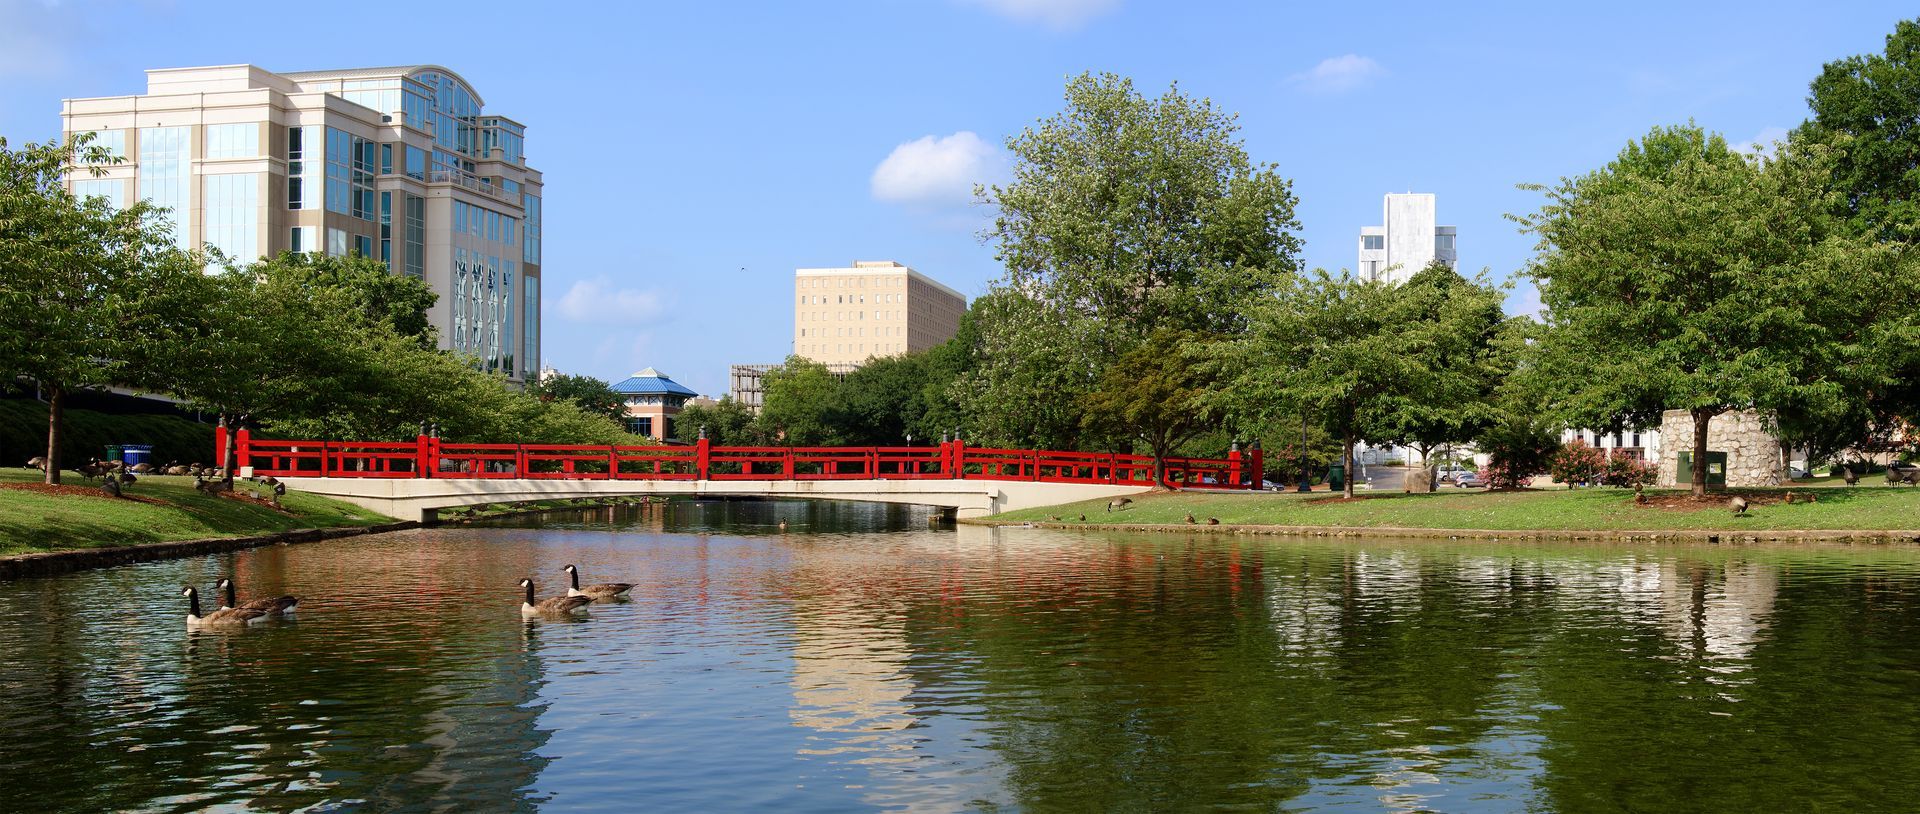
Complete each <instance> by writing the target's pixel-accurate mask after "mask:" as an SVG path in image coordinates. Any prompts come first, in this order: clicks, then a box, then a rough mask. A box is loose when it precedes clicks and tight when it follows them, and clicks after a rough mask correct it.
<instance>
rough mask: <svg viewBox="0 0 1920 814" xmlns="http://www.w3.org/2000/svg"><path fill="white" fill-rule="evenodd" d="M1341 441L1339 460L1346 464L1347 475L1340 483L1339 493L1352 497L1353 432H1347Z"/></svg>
mask: <svg viewBox="0 0 1920 814" xmlns="http://www.w3.org/2000/svg"><path fill="white" fill-rule="evenodd" d="M1341 441H1342V443H1341V450H1340V460H1341V461H1342V462H1343V464H1344V465H1345V466H1346V469H1347V477H1346V478H1345V479H1344V481H1345V482H1343V483H1341V484H1340V495H1341V496H1342V497H1347V498H1351V497H1353V433H1351V432H1349V433H1347V436H1346V438H1343V439H1341Z"/></svg>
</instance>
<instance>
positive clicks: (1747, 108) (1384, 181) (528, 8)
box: [0, 0, 1916, 394]
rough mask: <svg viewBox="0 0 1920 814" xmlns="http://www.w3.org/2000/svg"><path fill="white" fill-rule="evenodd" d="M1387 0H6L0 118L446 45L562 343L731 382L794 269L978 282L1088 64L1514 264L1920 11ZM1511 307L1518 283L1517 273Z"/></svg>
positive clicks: (1757, 123) (1329, 184)
mask: <svg viewBox="0 0 1920 814" xmlns="http://www.w3.org/2000/svg"><path fill="white" fill-rule="evenodd" d="M1558 5H1566V6H1569V7H1566V8H1554V6H1558ZM1376 6H1377V7H1378V8H1379V11H1378V13H1376V14H1373V15H1365V14H1361V13H1356V12H1354V11H1353V10H1351V9H1352V7H1351V6H1343V5H1342V4H1314V5H1307V4H1295V3H1279V2H1255V3H1216V2H1197V1H1196V2H1183V3H1182V2H1146V0H870V1H868V2H844V3H838V2H828V1H827V0H818V2H808V3H791V2H782V3H773V2H768V3H672V4H667V3H632V4H620V5H618V6H614V5H612V4H609V5H607V6H605V7H602V6H601V5H599V4H576V3H565V2H546V3H527V2H520V3H500V4H495V3H486V2H469V3H462V4H459V6H458V8H459V12H458V13H455V12H454V11H453V8H454V7H453V6H433V5H431V4H429V5H428V6H423V7H424V8H440V9H442V10H444V11H446V12H447V13H445V14H438V13H435V14H428V13H416V12H412V11H407V10H403V9H406V8H408V7H406V6H403V5H396V4H389V3H365V4H362V3H352V2H333V3H328V4H325V5H324V7H323V8H324V10H323V11H316V10H315V9H316V8H321V7H315V6H313V5H311V4H302V3H292V4H287V6H286V8H285V9H282V8H275V7H273V6H271V5H269V4H263V3H230V2H188V1H187V0H179V1H178V2H138V3H119V2H87V1H86V0H65V2H53V1H51V0H0V135H5V136H7V137H8V138H9V140H16V141H17V140H22V139H34V140H39V139H45V138H49V137H52V136H53V135H55V134H57V132H58V129H59V109H60V100H61V99H62V98H65V97H82V96H110V95H119V94H129V93H139V92H142V91H143V90H144V88H145V79H144V76H143V75H142V73H141V72H142V71H143V70H144V69H147V68H157V67H179V66H189V65H215V64H229V63H240V62H251V63H254V64H258V65H260V66H262V67H265V68H267V69H269V70H280V71H295V70H310V69H321V68H336V67H350V66H371V65H398V64H413V63H423V62H425V63H438V64H442V65H445V66H447V67H449V68H452V69H453V70H455V71H456V72H458V73H460V74H461V75H463V76H465V77H466V78H467V79H468V80H469V81H471V82H473V83H474V85H475V86H476V87H477V89H478V90H479V91H480V93H481V94H482V95H483V96H484V97H485V99H486V102H487V110H488V111H489V112H496V113H499V114H502V115H507V116H511V117H513V118H515V119H517V120H519V121H522V122H525V123H526V124H527V125H528V136H527V155H528V162H529V163H530V164H531V165H533V166H534V167H536V168H537V169H540V170H541V171H542V172H544V173H545V174H546V188H547V198H546V204H545V206H546V227H545V239H546V240H545V242H546V245H545V252H546V254H545V261H546V264H545V267H544V274H545V283H544V285H545V291H544V314H545V317H544V322H545V325H546V330H545V354H544V355H545V358H546V360H547V362H548V363H549V364H551V365H553V366H555V367H558V368H560V369H561V370H564V371H567V372H575V373H587V374H592V375H596V376H600V377H603V378H607V379H610V380H617V379H620V378H623V377H624V376H626V375H627V374H628V373H631V372H632V371H634V370H638V369H639V368H641V367H645V366H649V365H652V366H655V367H658V368H660V369H662V370H664V371H666V372H668V373H669V374H671V375H673V376H674V377H675V378H676V379H679V380H680V381H682V382H684V383H686V384H688V385H689V386H691V387H693V388H694V389H696V390H700V391H702V392H706V393H713V394H718V393H720V392H722V391H723V390H724V389H725V387H726V366H727V365H728V364H730V363H736V362H774V361H778V360H780V359H781V358H783V357H784V356H785V354H786V353H787V351H788V350H789V348H790V346H791V336H792V327H793V325H792V319H793V317H792V306H791V304H790V302H791V300H790V296H789V295H790V293H791V290H792V289H791V278H792V273H793V269H795V268H797V267H817V266H834V265H843V264H846V263H848V262H850V261H852V260H855V259H861V260H872V259H893V260H899V261H901V262H903V263H906V264H908V265H911V266H913V267H915V268H917V269H919V270H921V271H923V272H925V273H927V274H930V275H932V276H934V277H935V278H937V279H940V280H941V281H943V282H946V283H947V284H949V285H951V286H953V287H954V288H956V289H959V290H960V291H961V292H963V293H966V294H968V295H974V294H978V293H980V292H982V291H984V290H985V289H986V286H987V284H988V282H989V281H990V280H992V279H994V278H995V277H996V276H998V273H999V271H998V268H997V266H996V264H995V263H994V260H993V250H992V248H991V247H990V246H987V245H983V244H982V243H981V242H980V241H979V239H978V237H977V233H978V231H979V230H980V229H981V228H982V227H983V226H984V225H985V223H986V219H987V214H986V213H985V212H983V211H981V210H980V209H979V208H977V207H972V206H969V205H967V204H966V203H965V195H964V192H963V191H962V190H964V188H965V187H966V186H967V184H968V183H970V182H971V181H972V180H991V179H992V176H994V175H995V174H996V173H998V172H1003V171H1004V161H1005V158H1004V153H1003V152H1002V151H1001V144H1002V142H1003V140H1004V139H1005V138H1006V136H1008V135H1009V134H1013V133H1017V132H1018V131H1019V130H1020V129H1021V128H1022V127H1024V126H1026V125H1028V124H1030V123H1032V122H1033V121H1034V120H1036V119H1039V118H1042V117H1045V116H1047V115H1049V114H1051V113H1053V112H1054V111H1056V110H1058V109H1059V108H1060V105H1061V88H1062V85H1063V83H1064V82H1065V80H1066V78H1067V77H1069V76H1071V75H1074V74H1077V73H1080V72H1082V71H1112V72H1115V73H1120V74H1124V75H1127V76H1130V77H1132V78H1133V79H1134V80H1135V82H1136V84H1137V85H1138V86H1139V87H1140V88H1142V89H1143V90H1145V91H1147V92H1158V91H1159V90H1160V89H1162V88H1164V87H1165V86H1166V85H1167V84H1168V83H1169V82H1173V81H1178V82H1179V83H1180V85H1181V87H1182V88H1183V89H1184V90H1185V91H1186V92H1188V93H1192V94H1194V95H1198V96H1206V97H1210V98H1212V99H1213V100H1214V101H1215V102H1217V103H1219V104H1220V105H1221V106H1223V107H1224V108H1226V109H1227V110H1230V111H1235V112H1238V113H1239V114H1240V123H1241V125H1242V127H1243V131H1242V135H1243V136H1244V137H1245V139H1246V143H1247V146H1248V149H1249V150H1250V151H1251V152H1252V154H1253V156H1254V157H1255V159H1257V160H1260V161H1266V162H1272V163H1275V164H1278V165H1279V166H1280V171H1281V172H1282V174H1284V175H1286V176H1288V177H1290V178H1292V179H1293V180H1294V182H1295V187H1294V190H1295V192H1296V194H1297V195H1298V196H1299V197H1300V209H1299V215H1300V220H1301V222H1302V224H1303V226H1304V229H1303V232H1302V236H1303V238H1304V239H1305V241H1306V257H1305V259H1306V261H1307V263H1308V265H1309V266H1323V267H1327V268H1343V267H1349V266H1351V265H1352V264H1353V262H1354V243H1355V235H1356V234H1357V232H1358V230H1359V228H1360V227H1362V226H1366V225H1373V224H1376V223H1377V222H1378V221H1379V217H1380V201H1381V195H1382V194H1384V193H1386V192H1390V191H1406V190H1413V191H1417V192H1431V193H1435V194H1436V195H1438V204H1439V209H1440V219H1441V222H1442V223H1446V224H1454V225H1457V226H1458V227H1459V229H1460V240H1459V251H1460V257H1461V261H1462V266H1463V267H1465V268H1472V269H1478V268H1481V267H1486V268H1487V269H1489V270H1490V271H1491V273H1492V275H1493V276H1494V277H1496V278H1500V279H1504V278H1506V277H1508V276H1510V275H1512V274H1513V273H1514V272H1515V271H1517V270H1518V269H1520V268H1521V267H1522V266H1523V264H1524V263H1525V261H1526V259H1527V257H1528V256H1529V255H1530V253H1531V251H1532V241H1531V240H1530V239H1529V238H1527V237H1526V236H1524V235H1521V234H1518V233H1517V232H1516V231H1515V229H1514V226H1513V224H1512V223H1511V222H1509V221H1507V220H1506V219H1505V218H1504V217H1503V216H1504V215H1505V214H1507V213H1518V212H1525V211H1529V210H1531V209H1532V208H1533V207H1535V206H1536V205H1537V203H1538V201H1537V197H1536V196H1534V195H1532V194H1530V193H1525V192H1521V191H1519V190H1516V189H1515V188H1514V185H1515V184H1518V183H1523V182H1551V181H1554V180H1555V179H1558V178H1560V177H1561V176H1564V175H1569V174H1577V173H1580V172H1584V171H1586V170H1589V169H1592V168H1594V167H1596V166H1598V165H1599V164H1601V163H1604V162H1605V161H1606V160H1608V159H1609V158H1610V157H1612V156H1613V155H1614V154H1615V153H1617V152H1618V151H1619V150H1620V148H1621V147H1622V146H1623V145H1624V144H1625V143H1626V141H1627V140H1628V139H1630V138H1634V137H1636V136H1638V135H1641V134H1643V133H1645V132H1646V131H1647V130H1648V129H1649V128H1651V127H1653V126H1654V125H1656V124H1668V123H1675V122H1684V121H1686V120H1688V119H1690V118H1691V119H1693V120H1696V121H1697V122H1699V123H1700V124H1701V125H1703V126H1705V127H1708V128H1710V129H1712V130H1716V131H1719V132H1721V133H1724V134H1725V135H1726V136H1727V137H1728V138H1729V139H1731V140H1735V141H1751V140H1753V139H1755V138H1767V139H1770V138H1774V137H1778V136H1779V135H1781V134H1783V133H1784V131H1785V129H1786V128H1789V127H1792V126H1794V125H1795V124H1797V123H1798V122H1799V121H1801V120H1802V119H1803V118H1805V115H1806V104H1805V97H1806V88H1807V83H1808V82H1809V81H1810V80H1811V79H1812V78H1813V77H1814V75H1815V74H1816V73H1817V72H1818V71H1819V69H1820V66H1821V64H1822V63H1823V62H1826V61H1830V60H1833V59H1837V58H1840V57H1843V56H1846V55H1850V54H1858V53H1867V52H1878V51H1880V50H1881V48H1882V47H1883V46H1884V40H1885V37H1886V35H1887V33H1889V32H1890V31H1892V30H1893V26H1894V24H1895V22H1896V21H1898V20H1899V19H1901V18H1902V16H1913V15H1916V11H1915V9H1914V7H1913V6H1911V5H1910V4H1900V3H1891V2H1889V3H1877V2H1861V3H1847V4H1833V5H1829V6H1827V7H1825V8H1816V7H1815V6H1813V4H1798V5H1782V6H1770V5H1769V4H1765V3H1752V2H1746V3H1712V4H1705V3H1703V4H1693V3H1673V2H1664V3H1624V2H1616V3H1606V4H1549V3H1487V4H1432V3H1417V4H1416V3H1406V4H1401V3H1382V4H1376ZM1574 6H1578V7H1574ZM296 10H297V13H296ZM465 19H486V20H487V22H486V23H484V24H482V25H480V26H478V28H481V29H485V30H489V31H499V32H505V33H506V34H507V35H508V36H506V37H502V38H492V37H480V36H473V35H470V34H468V33H466V32H465V31H463V27H462V20H465ZM883 165H884V167H885V169H884V171H883V169H882V168H883ZM1508 306H1509V309H1510V310H1514V311H1524V310H1528V309H1530V308H1531V307H1532V298H1531V291H1530V289H1529V288H1527V287H1526V286H1524V285H1523V286H1522V287H1521V288H1520V289H1517V290H1516V291H1515V292H1514V293H1513V296H1512V297H1511V298H1510V299H1509V302H1508Z"/></svg>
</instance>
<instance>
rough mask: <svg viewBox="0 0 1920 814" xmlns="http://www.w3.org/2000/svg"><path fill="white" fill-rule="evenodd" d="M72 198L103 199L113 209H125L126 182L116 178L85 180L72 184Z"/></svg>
mask: <svg viewBox="0 0 1920 814" xmlns="http://www.w3.org/2000/svg"><path fill="white" fill-rule="evenodd" d="M73 197H75V198H80V199H83V200H84V199H86V198H105V199H107V205H108V206H111V207H113V208H114V209H124V208H126V202H127V182H125V181H122V180H119V179H117V178H87V179H84V180H79V181H75V182H73Z"/></svg>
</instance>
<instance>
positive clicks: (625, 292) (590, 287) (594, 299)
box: [559, 277, 661, 324]
mask: <svg viewBox="0 0 1920 814" xmlns="http://www.w3.org/2000/svg"><path fill="white" fill-rule="evenodd" d="M660 310H661V301H660V294H659V293H658V292H654V291H647V290H643V289H638V288H615V287H614V286H613V284H612V283H611V282H609V281H608V280H607V278H605V277H595V278H593V279H591V280H581V281H579V282H577V283H574V284H573V287H572V288H569V289H567V293H566V295H565V296H562V297H561V298H560V303H559V311H560V315H561V316H563V317H566V318H567V319H570V320H574V321H576V322H607V323H627V324H631V323H632V321H633V320H636V319H643V318H646V317H651V316H654V315H657V314H659V313H660Z"/></svg>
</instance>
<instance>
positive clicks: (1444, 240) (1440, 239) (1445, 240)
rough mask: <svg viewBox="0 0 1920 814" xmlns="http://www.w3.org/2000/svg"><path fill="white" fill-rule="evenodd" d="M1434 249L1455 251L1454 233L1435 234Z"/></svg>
mask: <svg viewBox="0 0 1920 814" xmlns="http://www.w3.org/2000/svg"><path fill="white" fill-rule="evenodd" d="M1433 249H1434V251H1437V252H1451V251H1453V235H1434V236H1433Z"/></svg>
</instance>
